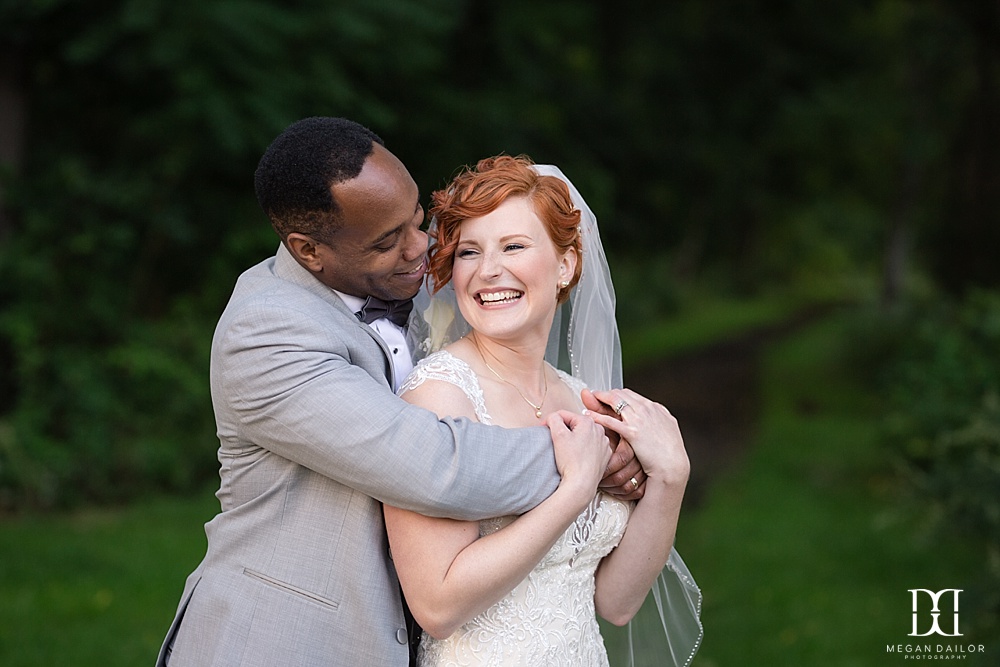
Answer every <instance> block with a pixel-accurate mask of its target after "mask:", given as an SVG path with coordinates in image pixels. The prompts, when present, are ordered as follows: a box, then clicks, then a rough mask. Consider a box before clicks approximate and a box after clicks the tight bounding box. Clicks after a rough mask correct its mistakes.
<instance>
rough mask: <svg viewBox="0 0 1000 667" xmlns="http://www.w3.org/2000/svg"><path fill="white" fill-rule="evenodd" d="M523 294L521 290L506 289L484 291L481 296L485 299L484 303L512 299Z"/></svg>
mask: <svg viewBox="0 0 1000 667" xmlns="http://www.w3.org/2000/svg"><path fill="white" fill-rule="evenodd" d="M520 296H521V293H520V292H515V291H513V290H506V291H503V292H490V293H486V292H483V293H482V294H480V295H479V298H480V299H482V300H483V303H498V302H500V301H512V300H514V299H517V298H518V297H520Z"/></svg>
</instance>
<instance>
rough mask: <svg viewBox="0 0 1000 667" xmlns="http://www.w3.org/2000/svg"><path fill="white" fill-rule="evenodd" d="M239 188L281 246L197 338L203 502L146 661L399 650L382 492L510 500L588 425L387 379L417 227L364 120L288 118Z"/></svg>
mask: <svg viewBox="0 0 1000 667" xmlns="http://www.w3.org/2000/svg"><path fill="white" fill-rule="evenodd" d="M255 186H256V191H257V197H258V200H259V202H260V204H261V207H262V208H263V209H264V212H265V213H266V214H267V216H268V217H269V218H270V220H271V222H272V224H273V226H274V228H275V231H276V232H277V233H278V236H279V237H280V238H281V245H280V246H279V248H278V251H277V253H276V255H275V256H274V257H272V258H270V259H267V260H265V261H264V262H262V263H260V264H258V265H257V266H255V267H253V268H251V269H249V270H248V271H246V272H245V273H244V274H243V275H242V276H240V278H239V280H238V281H237V283H236V287H235V288H234V290H233V295H232V297H231V298H230V301H229V304H228V305H227V307H226V309H225V311H224V312H223V314H222V317H221V319H220V320H219V324H218V327H217V329H216V332H215V337H214V339H213V341H212V356H211V388H212V402H213V405H214V408H215V415H216V422H217V426H218V436H219V440H220V443H221V444H220V447H219V452H218V456H219V461H220V464H221V467H220V477H221V484H220V487H219V491H218V493H217V496H218V498H219V501H220V504H221V512H220V513H219V514H218V515H217V516H216V517H215V518H214V519H212V521H210V522H209V523H208V524H207V525H206V527H205V532H206V534H207V536H208V551H207V553H206V555H205V557H204V559H203V560H202V562H201V564H200V565H199V566H198V567H197V568H196V569H195V571H194V572H193V573H192V574H191V575H190V577H188V580H187V583H186V586H185V588H184V593H183V596H182V598H181V602H180V605H179V607H178V610H177V614H176V616H175V618H174V622H173V624H172V625H171V627H170V630H169V632H168V633H167V636H166V639H165V640H164V643H163V648H162V649H161V651H160V655H159V658H158V661H157V665H166V664H167V663H168V662H169V664H170V665H171V666H172V667H187V666H188V665H199V666H201V665H213V666H222V665H233V666H235V665H241V666H251V665H259V666H261V667H274V666H276V665H295V666H298V665H301V666H310V667H313V666H321V665H322V666H327V665H330V666H332V665H345V666H350V667H358V666H366V665H378V666H381V665H390V666H392V665H395V666H400V667H401V666H403V665H406V664H407V662H408V660H409V658H410V652H409V646H408V636H407V628H406V622H405V620H404V608H403V604H402V601H401V598H400V589H399V584H398V582H397V579H396V574H395V571H394V569H393V567H392V564H391V560H390V559H391V555H390V554H389V551H388V545H387V540H386V536H385V528H384V525H383V520H382V511H381V503H382V502H387V503H391V504H393V505H396V506H399V507H405V508H408V509H412V510H415V511H418V512H421V513H423V514H428V515H435V516H448V517H454V518H458V519H465V520H476V519H482V518H486V517H491V516H500V515H506V514H516V513H522V512H524V511H526V510H528V509H530V508H531V507H533V506H535V505H536V504H537V503H538V502H540V501H541V500H542V499H544V498H545V497H546V496H547V495H548V494H549V493H551V492H552V491H553V490H554V488H555V487H556V485H557V484H558V475H557V473H556V470H555V466H554V462H553V456H552V442H551V439H557V438H563V439H566V440H567V441H571V442H573V443H574V444H575V445H576V446H593V444H594V443H595V442H596V441H598V440H600V441H604V438H605V435H604V433H603V431H601V430H600V429H599V428H598V427H597V426H596V425H595V424H594V423H593V422H592V421H591V420H589V419H588V418H586V417H584V416H582V415H570V414H569V413H562V414H561V415H559V416H558V418H550V419H549V422H548V425H549V429H546V428H532V429H517V430H503V429H500V428H497V427H492V426H484V425H480V424H474V423H470V422H469V421H467V420H463V419H456V420H451V419H443V420H438V419H437V418H436V417H435V416H434V415H433V414H432V413H430V412H427V411H424V410H422V409H420V408H417V407H414V406H410V405H408V404H407V403H405V402H404V401H402V400H400V399H399V398H397V397H396V396H395V395H394V393H393V389H394V388H395V386H396V384H397V382H399V381H401V380H402V378H403V377H404V376H405V375H406V373H407V372H408V370H409V369H410V368H411V367H412V361H411V360H410V353H409V350H408V349H407V348H406V342H405V338H404V334H403V329H402V326H401V325H400V324H399V322H402V321H403V318H404V317H405V313H406V312H408V308H407V305H406V302H407V300H408V299H410V298H412V297H413V296H414V295H415V294H416V292H417V291H418V290H419V288H420V285H421V282H422V279H423V275H424V271H425V268H426V258H425V253H426V250H427V235H426V234H425V233H424V232H423V231H421V224H422V222H423V219H424V212H423V209H422V207H421V205H420V202H419V193H418V190H417V186H416V184H415V183H414V181H413V179H412V178H411V177H410V175H409V173H408V172H407V170H406V168H405V167H404V166H403V164H402V163H401V162H400V161H399V160H398V159H397V158H396V157H395V156H394V155H393V154H392V153H390V152H389V151H388V150H386V148H385V147H384V146H383V144H382V141H381V140H380V139H379V138H378V137H377V136H376V135H375V134H373V133H372V132H370V131H369V130H367V129H365V128H363V127H361V126H360V125H357V124H356V123H353V122H351V121H347V120H344V119H335V118H309V119H305V120H303V121H299V122H298V123H295V124H293V125H292V126H290V127H289V128H288V129H287V130H285V132H283V133H282V134H281V135H280V136H279V137H278V138H277V139H275V141H274V142H273V143H272V144H271V146H270V147H269V148H268V150H267V152H266V153H265V154H264V156H263V158H262V159H261V161H260V164H259V166H258V168H257V173H256V178H255ZM400 300H401V301H402V303H397V301H400ZM355 311H358V312H357V313H356V312H355ZM369 321H370V324H369V323H367V322H369ZM550 438H551V439H550ZM617 454H618V455H617V456H616V459H615V462H614V463H613V471H614V473H613V474H612V475H610V476H609V478H608V479H607V480H606V483H607V484H608V485H612V486H617V487H619V488H618V493H619V495H622V496H627V495H629V494H630V493H635V489H634V488H633V487H634V486H635V485H636V484H635V482H630V483H628V484H627V483H626V480H632V479H635V477H633V475H635V476H639V478H640V479H641V472H640V471H639V466H638V464H637V462H636V461H635V460H634V457H632V456H631V452H630V450H629V451H623V452H619V453H617Z"/></svg>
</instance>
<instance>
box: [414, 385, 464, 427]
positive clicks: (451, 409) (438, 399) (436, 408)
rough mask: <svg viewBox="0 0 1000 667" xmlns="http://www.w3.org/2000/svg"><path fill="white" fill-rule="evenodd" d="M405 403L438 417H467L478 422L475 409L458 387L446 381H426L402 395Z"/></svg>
mask: <svg viewBox="0 0 1000 667" xmlns="http://www.w3.org/2000/svg"><path fill="white" fill-rule="evenodd" d="M403 400H404V401H406V402H407V403H412V404H413V405H416V406H419V407H421V408H426V409H427V410H430V411H431V412H433V413H435V414H436V415H437V416H438V417H468V418H469V419H471V420H473V421H479V419H478V417H477V416H476V408H475V406H474V405H473V404H472V401H471V400H470V399H469V397H468V395H466V393H465V391H464V390H463V389H462V388H461V387H459V386H458V385H456V384H454V383H452V382H448V381H447V380H433V379H427V380H424V381H423V382H421V383H420V384H419V385H417V386H416V387H413V388H412V389H409V390H407V391H406V393H404V394H403Z"/></svg>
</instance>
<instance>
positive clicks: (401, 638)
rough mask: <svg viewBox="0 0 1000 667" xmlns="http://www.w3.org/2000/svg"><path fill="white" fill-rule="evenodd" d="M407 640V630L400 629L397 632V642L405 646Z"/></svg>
mask: <svg viewBox="0 0 1000 667" xmlns="http://www.w3.org/2000/svg"><path fill="white" fill-rule="evenodd" d="M406 639H407V637H406V628H400V629H399V630H396V641H397V642H399V643H400V644H405V643H406Z"/></svg>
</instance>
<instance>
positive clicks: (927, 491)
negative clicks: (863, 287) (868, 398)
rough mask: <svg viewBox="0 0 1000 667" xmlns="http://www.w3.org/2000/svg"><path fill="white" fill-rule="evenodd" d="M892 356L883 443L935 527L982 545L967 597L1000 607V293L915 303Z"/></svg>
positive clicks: (988, 606) (980, 604)
mask: <svg viewBox="0 0 1000 667" xmlns="http://www.w3.org/2000/svg"><path fill="white" fill-rule="evenodd" d="M902 324H903V326H901V327H899V329H898V332H899V333H900V334H901V335H900V336H899V337H898V340H897V348H896V351H895V353H894V355H893V356H892V358H891V361H890V362H889V364H888V374H887V378H888V398H889V400H890V402H891V408H892V410H891V413H890V417H889V419H888V420H887V422H886V428H885V436H886V440H887V442H888V443H889V444H890V445H891V447H892V448H893V450H894V451H895V452H896V453H897V455H898V461H899V463H900V468H901V470H902V472H903V475H904V479H905V480H906V481H907V482H908V486H909V489H910V491H911V492H912V494H913V496H914V497H915V498H916V499H917V500H918V502H919V503H920V505H921V506H922V507H923V508H924V509H925V510H926V512H927V516H928V518H929V519H930V520H931V522H932V525H933V526H936V527H937V529H938V530H939V531H940V532H939V534H941V535H943V536H947V535H949V534H954V533H953V532H952V531H956V530H957V531H959V532H960V533H964V534H966V535H969V536H972V538H973V539H975V540H977V541H980V540H981V541H982V542H983V543H984V544H985V559H984V560H985V563H984V568H983V572H984V576H983V581H981V582H976V585H975V590H972V591H970V597H972V598H973V599H974V600H975V604H976V607H977V608H979V609H980V610H984V609H985V610H989V609H992V610H993V611H992V613H990V612H989V611H986V612H985V613H984V614H983V617H982V618H984V619H992V622H993V623H995V622H996V615H995V614H996V610H997V609H998V608H1000V293H996V292H973V293H970V294H969V296H968V297H966V298H965V299H964V300H963V301H962V302H960V303H949V302H938V303H935V304H933V305H928V306H924V307H922V308H918V309H916V310H915V311H914V312H912V313H910V314H909V315H907V316H906V317H905V318H904V320H903V322H902Z"/></svg>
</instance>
